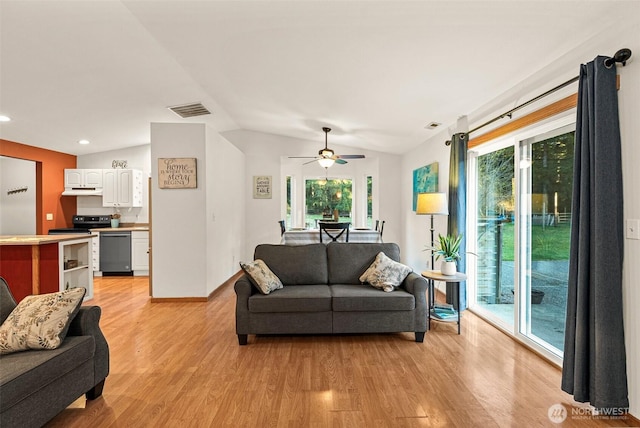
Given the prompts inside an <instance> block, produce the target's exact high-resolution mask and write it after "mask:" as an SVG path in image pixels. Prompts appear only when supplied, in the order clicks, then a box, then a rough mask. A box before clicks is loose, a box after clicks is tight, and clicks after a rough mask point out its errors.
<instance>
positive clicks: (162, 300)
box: [151, 297, 209, 303]
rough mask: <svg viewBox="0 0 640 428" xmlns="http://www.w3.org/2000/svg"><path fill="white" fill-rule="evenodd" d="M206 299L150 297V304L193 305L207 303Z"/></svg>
mask: <svg viewBox="0 0 640 428" xmlns="http://www.w3.org/2000/svg"><path fill="white" fill-rule="evenodd" d="M208 301H209V299H207V298H206V297H152V298H151V303H193V302H200V303H202V302H204V303H206V302H208Z"/></svg>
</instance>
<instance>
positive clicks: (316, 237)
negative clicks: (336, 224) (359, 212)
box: [280, 228, 382, 245]
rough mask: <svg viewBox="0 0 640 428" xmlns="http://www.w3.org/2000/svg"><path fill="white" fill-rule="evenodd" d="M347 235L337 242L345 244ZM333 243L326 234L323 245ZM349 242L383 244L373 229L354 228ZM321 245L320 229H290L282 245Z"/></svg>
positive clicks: (283, 235)
mask: <svg viewBox="0 0 640 428" xmlns="http://www.w3.org/2000/svg"><path fill="white" fill-rule="evenodd" d="M345 239H346V234H343V235H342V236H341V237H340V238H338V241H337V242H345ZM329 242H332V241H331V238H329V237H328V236H327V235H326V234H325V236H323V237H322V243H323V244H328V243H329ZM349 242H358V243H366V242H373V243H375V242H378V243H380V242H382V237H381V236H380V232H378V231H377V230H373V229H365V228H354V229H349ZM319 243H320V229H302V228H300V229H296V228H293V229H289V230H287V231H285V232H284V233H283V234H282V238H281V239H280V244H284V245H307V244H319Z"/></svg>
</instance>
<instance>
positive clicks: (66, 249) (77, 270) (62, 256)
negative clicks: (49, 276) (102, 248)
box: [58, 235, 93, 300]
mask: <svg viewBox="0 0 640 428" xmlns="http://www.w3.org/2000/svg"><path fill="white" fill-rule="evenodd" d="M92 240H93V237H92V235H88V236H87V238H81V239H74V240H70V241H60V242H59V243H58V264H59V266H60V291H62V290H66V289H68V288H74V287H84V288H85V289H86V290H87V292H86V294H85V296H84V300H89V299H92V298H93V256H92ZM69 260H77V261H78V265H77V266H75V267H72V268H69V269H65V264H66V262H67V261H69Z"/></svg>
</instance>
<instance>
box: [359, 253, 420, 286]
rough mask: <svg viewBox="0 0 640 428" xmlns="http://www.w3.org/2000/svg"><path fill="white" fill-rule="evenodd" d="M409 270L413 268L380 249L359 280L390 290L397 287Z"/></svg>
mask: <svg viewBox="0 0 640 428" xmlns="http://www.w3.org/2000/svg"><path fill="white" fill-rule="evenodd" d="M411 272H413V269H411V268H410V267H409V266H407V265H403V264H402V263H398V262H396V261H395V260H392V259H390V258H389V257H387V255H386V254H385V253H383V252H382V251H381V252H379V253H378V255H377V256H376V259H375V260H374V261H373V263H371V265H370V266H369V268H368V269H367V270H366V271H365V272H364V273H363V274H362V275H361V276H360V282H362V283H365V282H366V283H368V284H370V285H371V286H372V287H375V288H379V289H381V290H383V291H386V292H391V291H393V289H394V288H396V287H399V286H400V284H402V281H404V279H405V278H406V277H407V275H409V274H410V273H411Z"/></svg>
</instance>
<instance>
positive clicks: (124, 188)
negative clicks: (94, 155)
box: [100, 169, 142, 207]
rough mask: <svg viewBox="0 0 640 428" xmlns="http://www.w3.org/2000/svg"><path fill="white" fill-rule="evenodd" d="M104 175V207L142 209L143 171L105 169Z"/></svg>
mask: <svg viewBox="0 0 640 428" xmlns="http://www.w3.org/2000/svg"><path fill="white" fill-rule="evenodd" d="M100 171H101V173H102V183H103V191H102V206H103V207H141V206H142V171H139V170H135V169H104V170H100Z"/></svg>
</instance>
